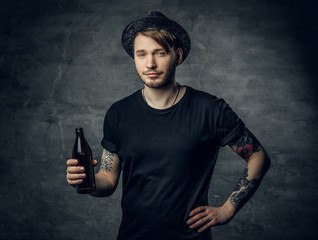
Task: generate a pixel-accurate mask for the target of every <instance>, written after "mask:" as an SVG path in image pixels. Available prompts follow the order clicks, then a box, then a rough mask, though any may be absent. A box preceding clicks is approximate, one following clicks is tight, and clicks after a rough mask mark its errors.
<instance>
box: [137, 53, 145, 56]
mask: <svg viewBox="0 0 318 240" xmlns="http://www.w3.org/2000/svg"><path fill="white" fill-rule="evenodd" d="M137 56H138V57H144V56H145V54H143V53H137Z"/></svg>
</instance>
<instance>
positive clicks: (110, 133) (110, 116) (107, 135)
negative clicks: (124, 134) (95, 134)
mask: <svg viewBox="0 0 318 240" xmlns="http://www.w3.org/2000/svg"><path fill="white" fill-rule="evenodd" d="M114 123H115V115H114V113H113V111H111V108H110V109H109V110H108V111H107V113H106V115H105V119H104V127H103V133H104V136H103V139H102V141H101V145H102V146H103V148H105V149H106V150H108V151H110V152H112V153H117V150H118V149H117V145H116V139H115V137H116V128H115V127H116V126H115V124H114Z"/></svg>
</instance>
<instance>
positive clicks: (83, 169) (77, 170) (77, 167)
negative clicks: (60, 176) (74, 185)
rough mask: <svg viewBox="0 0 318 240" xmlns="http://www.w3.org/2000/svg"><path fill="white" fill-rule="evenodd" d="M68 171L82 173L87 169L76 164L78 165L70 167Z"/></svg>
mask: <svg viewBox="0 0 318 240" xmlns="http://www.w3.org/2000/svg"><path fill="white" fill-rule="evenodd" d="M66 171H67V173H71V174H72V173H82V172H84V171H85V168H84V167H83V166H76V167H68V168H67V170H66Z"/></svg>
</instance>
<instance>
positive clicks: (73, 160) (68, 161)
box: [66, 159, 78, 166]
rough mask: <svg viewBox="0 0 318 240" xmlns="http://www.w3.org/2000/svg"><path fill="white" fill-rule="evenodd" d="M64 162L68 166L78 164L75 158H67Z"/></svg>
mask: <svg viewBox="0 0 318 240" xmlns="http://www.w3.org/2000/svg"><path fill="white" fill-rule="evenodd" d="M66 164H67V165H68V166H76V165H77V164H78V160H77V159H68V160H67V161H66Z"/></svg>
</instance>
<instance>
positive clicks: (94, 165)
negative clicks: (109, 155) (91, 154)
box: [92, 159, 98, 167]
mask: <svg viewBox="0 0 318 240" xmlns="http://www.w3.org/2000/svg"><path fill="white" fill-rule="evenodd" d="M92 163H93V167H96V165H97V164H98V162H97V160H95V159H94V160H93V162H92Z"/></svg>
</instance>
